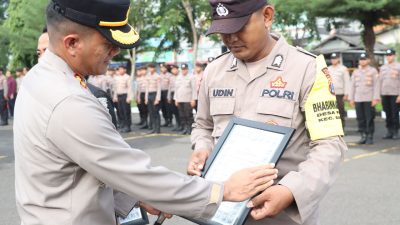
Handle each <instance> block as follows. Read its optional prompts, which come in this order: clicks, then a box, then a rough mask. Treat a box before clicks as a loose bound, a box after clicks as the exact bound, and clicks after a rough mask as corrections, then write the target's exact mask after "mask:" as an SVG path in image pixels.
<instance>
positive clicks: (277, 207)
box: [188, 0, 347, 225]
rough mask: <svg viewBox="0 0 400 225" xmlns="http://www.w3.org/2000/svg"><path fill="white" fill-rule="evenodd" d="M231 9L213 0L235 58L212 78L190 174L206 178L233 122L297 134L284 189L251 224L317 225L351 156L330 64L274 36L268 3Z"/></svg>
mask: <svg viewBox="0 0 400 225" xmlns="http://www.w3.org/2000/svg"><path fill="white" fill-rule="evenodd" d="M225 2H226V1H217V0H211V1H210V3H211V6H212V8H213V22H212V25H211V28H210V29H209V30H208V34H210V33H220V34H221V38H222V40H223V42H224V44H225V45H226V46H227V47H228V48H229V49H230V51H231V52H228V53H226V54H224V55H221V56H220V57H218V58H217V59H215V60H214V61H213V62H212V63H211V64H209V65H208V66H207V68H206V69H205V71H204V80H203V83H202V85H201V88H200V93H199V106H198V113H197V116H196V122H195V126H194V129H193V132H192V136H191V139H192V144H193V146H194V151H193V153H192V157H191V159H190V162H189V164H188V173H189V174H193V175H200V172H201V169H202V168H203V167H204V162H205V160H206V158H207V157H208V155H209V154H210V153H211V151H212V149H213V147H214V143H215V141H216V140H217V139H218V138H219V137H220V136H221V134H222V133H223V131H224V129H225V127H226V126H227V124H228V123H229V121H230V119H231V118H233V117H240V118H244V119H250V120H255V121H259V122H263V123H269V124H276V125H280V126H286V127H292V128H295V129H296V132H295V134H294V136H293V138H292V139H291V141H290V143H289V145H288V147H287V149H286V150H285V152H284V153H283V156H282V157H281V159H280V161H279V164H278V165H277V167H278V169H279V171H280V172H279V177H278V180H277V181H278V182H277V183H276V184H277V185H274V186H272V187H270V188H268V189H267V190H265V191H264V192H263V193H261V195H259V196H257V197H255V198H254V199H253V200H252V201H251V203H250V204H249V206H250V207H253V210H252V212H251V216H252V218H253V219H250V218H249V219H248V221H247V222H246V224H260V225H261V224H262V225H269V224H271V225H295V224H306V225H317V224H319V221H318V220H319V219H318V214H319V209H318V208H319V207H318V206H319V202H320V201H321V200H322V199H323V197H324V196H325V194H326V193H327V191H328V190H329V188H330V186H331V185H332V183H333V181H334V180H335V178H336V176H337V174H338V169H339V165H340V164H341V162H342V160H343V156H344V151H345V150H347V147H346V144H345V142H344V141H343V139H342V138H341V135H343V130H342V125H341V120H340V116H339V111H338V109H337V108H336V97H335V95H334V92H333V90H332V88H331V87H332V85H331V83H332V81H331V77H330V75H329V71H328V69H327V66H326V63H325V59H324V57H323V56H319V57H317V58H315V56H312V55H311V54H310V53H307V52H305V51H304V50H302V49H296V48H294V47H292V46H290V45H289V44H288V43H287V42H286V41H285V39H284V38H283V37H278V36H276V35H271V34H270V32H269V29H270V28H271V26H272V21H273V18H274V8H273V7H272V6H271V5H268V4H267V2H266V1H265V0H249V1H240V0H232V1H229V4H228V3H225ZM306 122H307V127H306ZM248 151H251V149H248ZM256 220H258V221H256Z"/></svg>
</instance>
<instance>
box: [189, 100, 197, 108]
mask: <svg viewBox="0 0 400 225" xmlns="http://www.w3.org/2000/svg"><path fill="white" fill-rule="evenodd" d="M190 106H192V108H194V107H196V101H194V100H193V101H191V102H190Z"/></svg>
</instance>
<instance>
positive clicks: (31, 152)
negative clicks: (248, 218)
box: [14, 0, 276, 225]
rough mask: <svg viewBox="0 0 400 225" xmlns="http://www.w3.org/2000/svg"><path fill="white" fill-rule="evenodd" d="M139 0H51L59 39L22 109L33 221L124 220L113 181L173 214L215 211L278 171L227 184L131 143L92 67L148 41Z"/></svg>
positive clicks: (19, 164)
mask: <svg viewBox="0 0 400 225" xmlns="http://www.w3.org/2000/svg"><path fill="white" fill-rule="evenodd" d="M129 8H130V1H129V0H86V1H79V0H53V1H51V2H50V4H49V6H48V9H47V25H48V32H49V37H50V45H49V48H48V49H47V50H46V52H45V53H44V55H43V56H42V58H41V59H40V61H39V64H38V65H36V66H35V67H34V68H32V69H31V70H30V72H29V76H27V77H26V78H25V79H26V81H24V83H23V84H22V86H21V88H20V92H19V96H18V99H17V103H16V108H15V123H14V138H15V142H14V150H15V179H16V181H15V188H16V201H17V209H18V213H19V215H20V217H21V223H22V224H24V225H39V224H40V225H54V224H65V225H87V224H96V225H106V224H107V225H110V224H111V225H113V224H116V218H115V212H114V206H115V205H118V204H119V202H118V201H114V197H113V188H115V189H116V190H118V191H122V192H124V193H126V194H128V195H130V196H132V197H135V198H136V199H137V200H140V201H142V202H145V203H147V204H149V205H152V206H154V207H155V208H157V209H160V210H162V211H164V212H167V213H172V214H178V215H185V216H189V217H206V218H207V217H210V216H212V215H213V214H214V213H215V211H216V209H217V207H218V205H219V203H220V202H221V200H222V199H225V200H232V201H238V200H244V199H246V198H249V197H250V196H252V195H254V194H256V193H257V192H258V191H263V190H265V189H266V188H267V187H269V186H270V185H271V184H272V179H274V178H275V176H276V170H275V169H271V166H260V167H257V168H250V169H245V170H242V171H240V172H238V173H236V174H234V175H233V176H232V177H231V178H230V179H228V180H227V181H225V182H224V183H223V184H222V183H213V182H207V181H205V180H203V179H196V178H191V177H187V176H184V175H181V174H178V173H174V172H171V171H169V170H167V169H165V168H163V167H151V165H150V158H149V157H148V156H147V155H146V154H145V153H144V152H142V151H140V150H136V149H132V148H131V147H130V146H129V145H128V144H127V143H125V142H124V140H123V139H122V137H121V136H120V135H119V134H118V132H117V131H116V129H115V127H114V126H113V124H112V122H111V119H110V116H109V114H108V112H107V110H106V108H105V107H103V105H102V104H101V103H100V102H99V100H98V99H96V98H95V97H94V96H93V95H92V94H91V93H90V91H89V90H88V88H87V85H86V83H85V80H84V79H83V76H84V75H86V74H104V72H105V71H106V69H107V66H108V64H109V62H110V60H111V59H112V58H113V56H115V55H116V54H118V53H119V51H120V48H133V47H135V46H136V45H137V44H138V40H139V35H138V34H137V33H136V32H135V30H133V28H132V27H131V26H130V25H129V24H128V20H127V16H128V13H129ZM110 9H113V10H110ZM32 111H34V112H36V113H32ZM144 207H145V208H146V209H147V210H149V211H150V212H152V213H157V212H158V211H157V210H155V209H154V208H151V207H150V206H146V205H144Z"/></svg>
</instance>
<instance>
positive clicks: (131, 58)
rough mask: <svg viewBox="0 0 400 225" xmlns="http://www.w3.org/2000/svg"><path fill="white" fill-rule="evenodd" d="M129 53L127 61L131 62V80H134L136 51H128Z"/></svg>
mask: <svg viewBox="0 0 400 225" xmlns="http://www.w3.org/2000/svg"><path fill="white" fill-rule="evenodd" d="M128 53H129V61H130V62H131V80H134V79H135V75H136V74H135V70H136V49H135V48H134V49H130V50H128Z"/></svg>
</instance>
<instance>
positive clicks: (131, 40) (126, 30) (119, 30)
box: [97, 24, 140, 49]
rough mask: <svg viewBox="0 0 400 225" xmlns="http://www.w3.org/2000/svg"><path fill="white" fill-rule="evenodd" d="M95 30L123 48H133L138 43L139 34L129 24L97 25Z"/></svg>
mask: <svg viewBox="0 0 400 225" xmlns="http://www.w3.org/2000/svg"><path fill="white" fill-rule="evenodd" d="M97 30H98V31H99V32H100V33H101V34H102V35H103V36H104V37H105V38H106V39H107V40H108V41H110V42H111V43H112V44H114V45H116V46H118V47H120V48H123V49H130V48H135V47H136V46H138V45H139V43H140V36H139V34H138V33H137V32H136V30H135V29H133V27H132V26H131V25H129V24H127V25H125V26H122V27H112V28H110V27H107V28H106V27H98V28H97Z"/></svg>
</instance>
